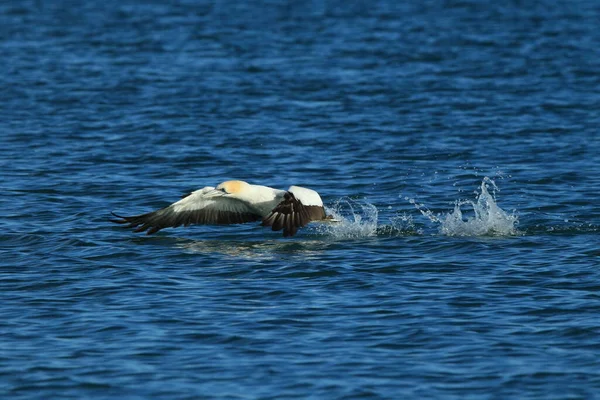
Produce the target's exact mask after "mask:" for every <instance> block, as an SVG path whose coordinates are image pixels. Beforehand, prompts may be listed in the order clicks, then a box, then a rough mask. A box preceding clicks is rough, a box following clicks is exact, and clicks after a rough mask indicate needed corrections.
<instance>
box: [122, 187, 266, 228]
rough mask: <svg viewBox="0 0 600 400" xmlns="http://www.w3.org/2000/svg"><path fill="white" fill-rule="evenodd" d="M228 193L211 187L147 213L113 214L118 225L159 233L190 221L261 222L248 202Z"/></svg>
mask: <svg viewBox="0 0 600 400" xmlns="http://www.w3.org/2000/svg"><path fill="white" fill-rule="evenodd" d="M225 194H226V193H224V192H222V191H220V190H215V188H213V187H210V186H207V187H205V188H203V189H200V190H196V191H195V192H192V193H190V194H189V195H187V196H185V197H184V198H183V199H181V200H179V201H178V202H176V203H173V204H171V205H170V206H167V207H165V208H162V209H160V210H157V211H153V212H150V213H147V214H142V215H135V216H131V217H124V216H121V215H117V214H115V213H113V215H114V216H115V217H117V218H120V219H118V220H111V221H112V222H116V223H118V224H127V228H136V229H135V231H136V232H144V231H148V234H151V233H156V232H158V231H159V230H161V229H163V228H168V227H173V228H175V227H178V226H181V225H183V226H188V225H190V224H205V225H221V224H241V223H244V222H253V221H259V220H260V219H261V216H260V215H259V214H257V213H256V212H255V211H254V210H253V209H252V208H251V207H250V206H249V205H248V204H246V203H245V202H243V201H241V200H239V199H236V198H233V197H227V196H225Z"/></svg>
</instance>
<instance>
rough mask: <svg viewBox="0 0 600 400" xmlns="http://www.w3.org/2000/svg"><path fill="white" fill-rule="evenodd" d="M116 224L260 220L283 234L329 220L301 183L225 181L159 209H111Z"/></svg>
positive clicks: (154, 228) (152, 228) (149, 227)
mask: <svg viewBox="0 0 600 400" xmlns="http://www.w3.org/2000/svg"><path fill="white" fill-rule="evenodd" d="M112 214H113V215H114V216H115V217H117V218H120V219H118V220H114V219H113V220H111V221H112V222H116V223H119V224H128V225H127V228H136V229H135V232H144V231H147V233H148V234H152V233H156V232H158V231H159V230H161V229H163V228H168V227H173V228H175V227H178V226H181V225H184V226H188V225H190V224H207V225H222V224H241V223H245V222H255V221H262V222H261V225H262V226H270V227H271V229H272V230H274V231H279V230H282V229H283V236H284V237H288V236H294V235H295V234H296V232H297V231H298V228H300V227H303V226H305V225H306V224H308V223H309V222H310V221H320V220H330V219H332V217H331V216H327V215H326V214H325V208H324V207H323V201H322V200H321V197H320V196H319V194H318V193H317V192H315V191H314V190H312V189H307V188H303V187H300V186H290V187H289V189H288V190H279V189H273V188H270V187H268V186H260V185H251V184H249V183H247V182H244V181H226V182H223V183H220V184H219V185H218V186H217V187H216V188H215V187H212V186H206V187H204V188H202V189H199V190H196V191H194V192H192V193H189V194H187V195H185V196H183V197H182V199H181V200H179V201H177V202H175V203H173V204H171V205H169V206H167V207H165V208H161V209H159V210H156V211H153V212H149V213H147V214H141V215H135V216H131V217H125V216H121V215H118V214H115V213H112Z"/></svg>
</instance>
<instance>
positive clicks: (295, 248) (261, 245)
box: [177, 238, 330, 260]
mask: <svg viewBox="0 0 600 400" xmlns="http://www.w3.org/2000/svg"><path fill="white" fill-rule="evenodd" d="M329 246H330V244H328V243H327V242H324V241H322V240H294V241H288V240H281V239H279V238H277V239H273V240H266V241H227V240H189V241H186V242H183V243H178V244H177V247H179V248H181V249H183V250H185V251H186V252H189V253H200V254H221V255H226V256H229V257H233V258H238V259H239V258H244V259H251V260H272V259H275V258H278V257H280V256H281V255H283V254H292V255H295V256H301V257H302V258H304V259H310V258H312V257H316V256H318V255H320V254H322V253H323V252H324V251H325V250H326V249H327V247H329Z"/></svg>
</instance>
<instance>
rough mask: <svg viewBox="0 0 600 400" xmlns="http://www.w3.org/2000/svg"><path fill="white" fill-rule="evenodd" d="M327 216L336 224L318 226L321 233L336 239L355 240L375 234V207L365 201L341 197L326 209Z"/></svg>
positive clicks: (376, 214) (376, 211) (327, 223)
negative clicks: (330, 216)
mask: <svg viewBox="0 0 600 400" xmlns="http://www.w3.org/2000/svg"><path fill="white" fill-rule="evenodd" d="M327 214H328V215H332V216H333V218H334V219H335V220H336V222H326V223H322V224H319V225H318V226H317V229H318V230H319V231H320V232H321V233H325V234H327V235H330V236H333V237H335V238H337V239H357V238H362V237H368V236H375V235H376V234H377V217H378V214H379V211H378V210H377V207H375V206H374V205H373V204H371V203H368V202H366V201H359V200H353V199H350V198H348V197H342V198H341V199H339V200H338V201H336V202H335V203H334V204H333V206H332V207H327Z"/></svg>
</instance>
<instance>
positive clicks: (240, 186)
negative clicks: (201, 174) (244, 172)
mask: <svg viewBox="0 0 600 400" xmlns="http://www.w3.org/2000/svg"><path fill="white" fill-rule="evenodd" d="M249 186H250V185H249V184H247V183H246V182H244V181H227V182H223V183H220V184H219V186H217V190H223V191H225V193H227V194H240V193H242V192H243V191H245V190H247V189H248V187H249Z"/></svg>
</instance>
